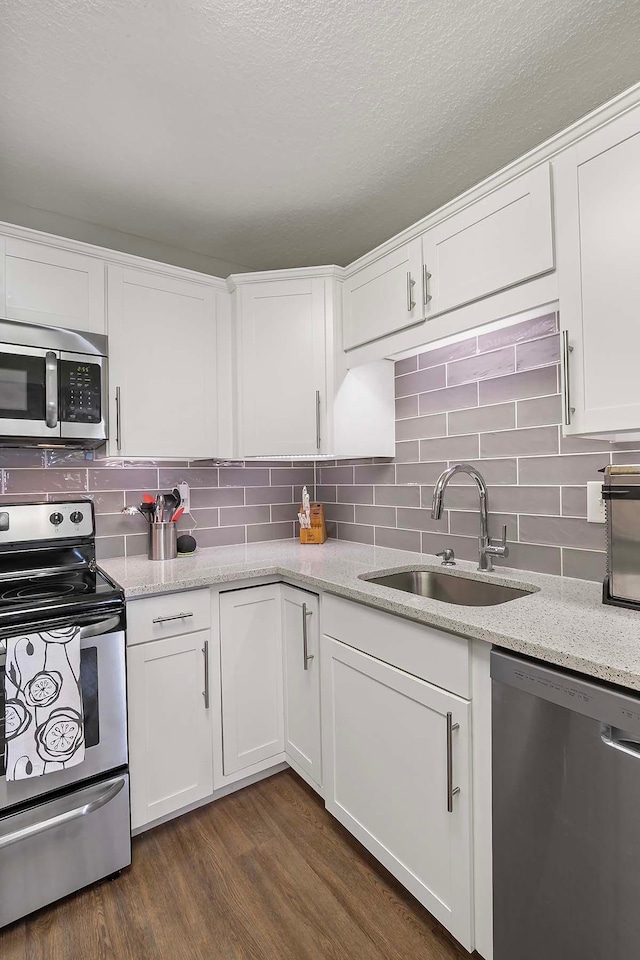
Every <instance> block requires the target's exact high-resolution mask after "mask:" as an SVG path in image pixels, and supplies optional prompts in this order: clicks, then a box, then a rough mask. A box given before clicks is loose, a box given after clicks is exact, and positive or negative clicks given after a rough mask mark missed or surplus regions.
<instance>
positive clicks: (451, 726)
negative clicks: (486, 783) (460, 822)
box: [447, 712, 460, 813]
mask: <svg viewBox="0 0 640 960" xmlns="http://www.w3.org/2000/svg"><path fill="white" fill-rule="evenodd" d="M459 729H460V724H459V723H454V722H453V714H452V713H450V712H449V713H447V812H448V813H453V798H454V797H455V795H456V794H457V793H460V787H454V785H453V731H454V730H459Z"/></svg>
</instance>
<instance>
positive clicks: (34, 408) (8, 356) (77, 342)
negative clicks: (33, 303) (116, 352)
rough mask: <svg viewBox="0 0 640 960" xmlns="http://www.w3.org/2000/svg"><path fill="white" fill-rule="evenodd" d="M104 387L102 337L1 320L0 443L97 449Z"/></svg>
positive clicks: (104, 414) (103, 434) (104, 416)
mask: <svg viewBox="0 0 640 960" xmlns="http://www.w3.org/2000/svg"><path fill="white" fill-rule="evenodd" d="M107 389H108V388H107V338H106V337H105V336H101V335H99V334H94V333H84V332H80V331H76V330H65V329H62V328H59V327H44V326H37V325H35V324H31V323H21V322H19V321H13V320H0V445H2V446H23V445H24V446H45V447H49V446H53V447H55V446H81V447H87V448H89V447H95V446H98V445H99V444H101V443H103V442H104V441H105V440H106V439H107V436H108V431H107V420H108V411H107V406H108V393H107Z"/></svg>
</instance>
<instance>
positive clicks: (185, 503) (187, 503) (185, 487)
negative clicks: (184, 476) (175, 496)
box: [178, 482, 191, 513]
mask: <svg viewBox="0 0 640 960" xmlns="http://www.w3.org/2000/svg"><path fill="white" fill-rule="evenodd" d="M178 493H179V494H180V506H182V507H184V512H185V513H190V512H191V499H190V496H189V484H188V483H185V482H183V483H179V484H178Z"/></svg>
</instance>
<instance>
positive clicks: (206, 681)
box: [202, 640, 209, 710]
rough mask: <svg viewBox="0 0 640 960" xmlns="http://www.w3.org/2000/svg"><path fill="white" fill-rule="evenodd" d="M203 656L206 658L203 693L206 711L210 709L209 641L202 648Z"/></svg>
mask: <svg viewBox="0 0 640 960" xmlns="http://www.w3.org/2000/svg"><path fill="white" fill-rule="evenodd" d="M202 654H203V656H204V690H203V691H202V696H203V697H204V708H205V710H208V709H209V641H208V640H205V642H204V647H203V648H202Z"/></svg>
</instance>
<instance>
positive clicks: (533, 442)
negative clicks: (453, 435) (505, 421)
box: [480, 427, 558, 457]
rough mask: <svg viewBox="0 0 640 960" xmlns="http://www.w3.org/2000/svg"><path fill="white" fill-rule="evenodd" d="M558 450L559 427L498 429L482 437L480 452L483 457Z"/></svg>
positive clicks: (522, 454) (511, 455)
mask: <svg viewBox="0 0 640 960" xmlns="http://www.w3.org/2000/svg"><path fill="white" fill-rule="evenodd" d="M557 452H558V428H557V427H527V428H525V429H521V430H496V431H495V432H492V433H484V434H482V436H481V437H480V454H481V456H483V457H526V456H532V455H533V454H545V453H557Z"/></svg>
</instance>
